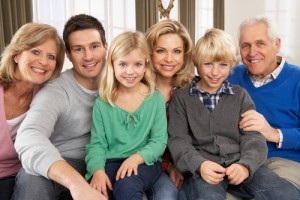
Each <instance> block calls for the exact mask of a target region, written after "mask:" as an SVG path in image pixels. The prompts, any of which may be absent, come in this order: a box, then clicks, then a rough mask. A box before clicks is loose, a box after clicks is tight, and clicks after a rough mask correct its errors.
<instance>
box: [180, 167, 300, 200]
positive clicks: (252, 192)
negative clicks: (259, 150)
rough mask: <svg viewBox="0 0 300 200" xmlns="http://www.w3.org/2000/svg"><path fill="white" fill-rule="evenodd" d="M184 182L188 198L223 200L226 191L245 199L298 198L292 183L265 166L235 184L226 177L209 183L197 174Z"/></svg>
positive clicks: (299, 193) (296, 199)
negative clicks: (214, 183)
mask: <svg viewBox="0 0 300 200" xmlns="http://www.w3.org/2000/svg"><path fill="white" fill-rule="evenodd" d="M186 184H187V185H185V189H186V194H187V196H188V199H214V200H224V199H226V191H228V192H229V193H232V194H234V195H235V196H238V197H241V198H246V199H248V198H255V199H256V200H262V199H272V200H277V199H278V200H282V199H289V200H294V199H295V200H299V199H300V192H299V190H298V189H297V188H296V187H295V186H294V185H293V184H291V183H290V182H288V181H286V180H284V179H282V178H280V177H279V176H278V175H277V174H275V173H274V172H272V171H271V170H270V169H268V168H267V167H265V166H263V167H261V168H260V169H258V170H257V171H256V173H255V174H254V176H253V177H252V179H251V180H249V181H245V182H243V183H241V184H240V185H237V186H235V185H230V184H229V181H228V179H226V178H225V179H224V180H223V181H222V182H220V183H219V184H217V185H211V184H208V183H207V182H206V181H204V180H203V179H202V178H201V177H200V175H199V174H196V176H193V177H192V176H191V177H189V180H188V182H186ZM188 186H189V187H188Z"/></svg>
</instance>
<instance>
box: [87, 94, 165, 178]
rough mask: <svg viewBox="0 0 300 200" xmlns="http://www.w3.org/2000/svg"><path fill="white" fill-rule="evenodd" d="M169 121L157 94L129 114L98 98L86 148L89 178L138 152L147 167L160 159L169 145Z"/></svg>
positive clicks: (162, 102)
mask: <svg viewBox="0 0 300 200" xmlns="http://www.w3.org/2000/svg"><path fill="white" fill-rule="evenodd" d="M167 139H168V133H167V120H166V109H165V103H164V99H163V96H162V95H161V94H160V93H159V92H158V91H155V93H154V94H153V96H152V97H151V98H149V97H146V98H145V100H144V101H143V103H142V104H141V105H140V106H139V108H138V109H137V110H136V111H135V112H133V113H129V112H127V111H125V110H123V109H122V108H120V107H118V106H115V107H112V106H111V105H110V104H108V103H107V102H104V101H102V99H100V98H98V99H97V100H96V102H95V105H94V108H93V127H92V130H91V141H90V144H88V145H87V156H86V163H87V171H88V173H87V175H86V179H87V180H89V179H90V178H91V177H92V175H93V174H94V172H95V171H97V170H99V169H104V166H105V162H106V160H108V159H113V158H128V157H129V156H131V155H133V154H135V153H138V154H140V155H141V156H142V157H143V159H144V162H145V163H146V164H147V165H152V164H153V163H154V162H156V161H157V160H159V159H160V156H161V155H162V154H163V152H164V150H165V148H166V145H167Z"/></svg>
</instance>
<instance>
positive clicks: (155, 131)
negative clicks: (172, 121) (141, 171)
mask: <svg viewBox="0 0 300 200" xmlns="http://www.w3.org/2000/svg"><path fill="white" fill-rule="evenodd" d="M156 95H157V98H156V101H155V102H154V104H153V107H150V109H149V110H151V113H152V114H153V115H154V120H153V123H152V124H151V125H152V127H151V129H150V137H149V139H148V143H147V144H146V145H145V146H144V147H143V148H141V149H140V150H139V151H138V154H140V155H141V156H142V157H143V159H144V162H145V163H146V164H147V165H152V164H153V163H154V162H156V161H157V160H159V158H160V156H161V155H162V154H163V152H164V151H165V149H166V146H167V140H168V131H167V118H166V109H165V102H164V99H163V96H162V95H161V94H160V93H158V92H157V93H156ZM152 98H153V97H152ZM145 114H146V113H145Z"/></svg>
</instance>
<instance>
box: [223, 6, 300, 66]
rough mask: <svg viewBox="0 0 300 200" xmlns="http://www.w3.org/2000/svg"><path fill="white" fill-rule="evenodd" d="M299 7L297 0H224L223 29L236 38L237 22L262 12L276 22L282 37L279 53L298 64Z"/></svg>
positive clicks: (299, 52)
mask: <svg viewBox="0 0 300 200" xmlns="http://www.w3.org/2000/svg"><path fill="white" fill-rule="evenodd" d="M299 7H300V1H299V0H247V1H246V0H242V1H241V0H226V1H225V31H227V32H228V33H230V34H231V35H232V36H233V37H234V38H237V31H238V27H239V24H240V23H241V22H242V21H243V20H244V19H245V18H247V17H250V16H255V15H261V14H264V15H266V16H268V17H269V18H271V19H272V20H273V21H274V22H275V23H276V24H277V28H278V31H279V34H280V36H281V38H282V39H281V42H282V45H281V51H280V54H281V55H283V56H284V57H285V58H286V60H287V61H288V62H289V63H292V64H296V65H298V66H300V42H299V39H298V37H297V36H298V35H299V33H300V24H299V21H300V12H299V11H298V8H299Z"/></svg>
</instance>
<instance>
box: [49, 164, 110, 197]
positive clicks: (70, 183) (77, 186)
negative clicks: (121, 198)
mask: <svg viewBox="0 0 300 200" xmlns="http://www.w3.org/2000/svg"><path fill="white" fill-rule="evenodd" d="M48 177H49V179H51V180H53V181H55V182H57V183H59V184H61V185H63V186H65V187H66V188H68V189H69V190H70V192H71V195H72V197H73V199H74V200H82V199H91V200H92V199H95V200H99V199H100V200H101V199H107V198H106V197H105V196H104V195H103V194H101V193H100V192H99V191H97V190H95V189H94V188H92V187H90V186H89V184H88V183H87V182H86V181H85V179H84V178H83V177H82V176H81V175H80V174H79V173H78V172H77V171H76V170H75V169H74V168H73V167H72V166H71V165H69V164H68V163H67V162H66V161H64V160H59V161H56V162H55V163H53V164H52V165H51V166H50V168H49V170H48Z"/></svg>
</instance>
